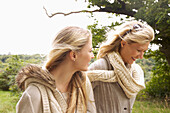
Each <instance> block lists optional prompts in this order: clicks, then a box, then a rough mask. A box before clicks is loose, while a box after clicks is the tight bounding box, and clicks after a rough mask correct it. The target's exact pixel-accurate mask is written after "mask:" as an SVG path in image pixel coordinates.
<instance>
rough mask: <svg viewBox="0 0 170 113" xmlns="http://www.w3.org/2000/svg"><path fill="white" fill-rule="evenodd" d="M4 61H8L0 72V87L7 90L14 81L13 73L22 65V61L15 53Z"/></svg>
mask: <svg viewBox="0 0 170 113" xmlns="http://www.w3.org/2000/svg"><path fill="white" fill-rule="evenodd" d="M5 62H8V63H7V65H6V67H5V70H3V71H2V73H0V89H2V90H9V87H10V86H11V85H12V84H13V83H14V81H15V75H16V73H17V72H18V70H19V69H20V68H21V66H23V62H22V61H21V60H20V59H19V58H18V56H17V55H12V56H11V57H9V58H8V59H6V61H5Z"/></svg>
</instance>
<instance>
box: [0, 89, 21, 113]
mask: <svg viewBox="0 0 170 113" xmlns="http://www.w3.org/2000/svg"><path fill="white" fill-rule="evenodd" d="M17 101H18V97H17V96H12V94H11V93H10V92H9V91H0V113H15V106H16V103H17Z"/></svg>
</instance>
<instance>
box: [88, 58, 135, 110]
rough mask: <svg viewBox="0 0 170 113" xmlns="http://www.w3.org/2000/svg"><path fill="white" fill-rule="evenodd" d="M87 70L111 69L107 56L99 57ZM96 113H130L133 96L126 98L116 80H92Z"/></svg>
mask: <svg viewBox="0 0 170 113" xmlns="http://www.w3.org/2000/svg"><path fill="white" fill-rule="evenodd" d="M89 70H113V67H112V66H111V65H110V63H109V61H108V58H107V57H106V58H101V59H99V60H97V61H95V62H94V63H92V64H91V65H90V67H89ZM92 87H93V92H94V98H95V103H96V109H97V113H131V112H132V107H133V104H134V101H135V98H128V97H127V96H126V95H125V93H124V91H123V90H122V88H121V87H120V85H119V83H118V82H112V83H108V82H101V81H94V82H92Z"/></svg>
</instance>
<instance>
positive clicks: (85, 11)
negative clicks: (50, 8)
mask: <svg viewBox="0 0 170 113" xmlns="http://www.w3.org/2000/svg"><path fill="white" fill-rule="evenodd" d="M43 8H44V10H45V12H46V14H47V16H48V17H49V18H51V17H53V16H55V15H58V14H62V15H64V16H67V15H70V14H73V13H92V12H101V10H100V9H99V10H93V11H89V10H81V11H73V12H69V13H63V12H57V13H53V14H51V15H49V14H48V12H47V10H46V8H45V7H43Z"/></svg>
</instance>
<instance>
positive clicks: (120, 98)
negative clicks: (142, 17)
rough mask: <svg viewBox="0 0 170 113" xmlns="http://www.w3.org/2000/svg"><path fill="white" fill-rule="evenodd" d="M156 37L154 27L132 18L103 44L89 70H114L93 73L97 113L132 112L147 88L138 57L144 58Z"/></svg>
mask: <svg viewBox="0 0 170 113" xmlns="http://www.w3.org/2000/svg"><path fill="white" fill-rule="evenodd" d="M153 39H154V30H153V29H152V28H151V27H150V26H149V25H147V24H143V23H142V22H138V21H131V22H127V23H124V24H122V25H121V26H119V28H118V29H117V30H116V31H115V32H114V33H113V34H111V37H110V38H109V39H108V40H107V42H106V43H104V44H103V45H102V46H101V47H100V49H99V53H98V60H97V61H95V62H94V63H92V64H91V65H90V67H89V70H113V71H114V73H113V74H109V75H105V76H103V75H102V74H100V72H99V73H98V74H97V75H96V74H94V73H91V75H90V74H89V78H90V80H91V81H92V86H93V91H94V98H95V102H96V108H97V113H131V112H132V107H133V104H134V101H135V97H136V95H137V93H138V92H139V91H140V90H141V89H143V88H145V84H144V75H143V71H142V69H141V67H140V66H139V65H137V64H136V63H135V60H136V59H142V58H143V54H144V52H145V51H146V50H147V49H148V46H149V44H150V42H151V41H152V40H153Z"/></svg>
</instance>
